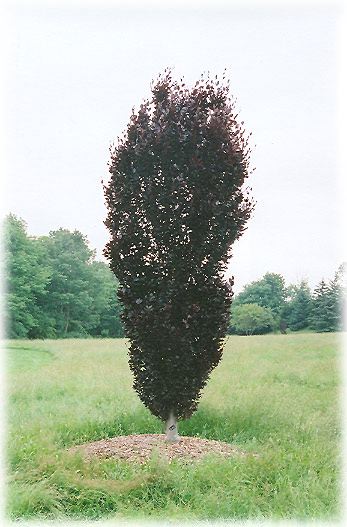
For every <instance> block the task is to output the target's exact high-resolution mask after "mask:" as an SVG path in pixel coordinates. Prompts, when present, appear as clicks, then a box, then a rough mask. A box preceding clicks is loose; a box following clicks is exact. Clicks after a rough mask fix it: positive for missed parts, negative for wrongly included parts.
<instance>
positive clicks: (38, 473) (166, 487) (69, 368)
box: [6, 333, 342, 520]
mask: <svg viewBox="0 0 347 527" xmlns="http://www.w3.org/2000/svg"><path fill="white" fill-rule="evenodd" d="M340 339H341V336H340V335H339V334H315V333H306V334H305V333H301V334H290V335H264V336H253V337H238V336H231V337H228V338H227V340H226V344H225V351H224V356H223V360H222V362H221V363H220V365H219V366H218V367H217V368H216V370H215V371H214V372H213V374H212V376H211V379H210V382H209V384H208V385H207V387H206V388H205V390H204V393H203V396H202V399H201V403H200V406H199V409H198V411H197V412H196V413H195V414H194V415H193V417H192V418H191V419H189V420H187V421H184V422H182V423H179V432H180V434H182V435H192V436H200V437H205V438H209V439H217V440H222V441H227V442H229V443H233V444H235V445H236V446H238V447H239V448H241V449H242V450H244V451H246V452H256V453H258V454H259V455H258V456H257V457H254V456H246V457H238V458H237V457H234V458H229V459H221V458H218V457H213V456H209V457H207V458H205V460H204V461H201V462H199V463H195V464H193V465H185V464H183V463H180V462H178V461H175V462H173V463H171V464H168V463H166V462H164V461H163V460H160V459H157V458H155V457H153V459H151V461H150V462H148V463H147V464H145V465H143V466H140V465H137V464H128V463H126V462H124V461H123V462H121V461H117V460H112V459H108V460H103V461H101V460H94V461H92V462H85V461H83V459H82V458H81V457H79V456H78V455H74V456H72V455H71V454H67V452H66V449H67V448H68V447H70V446H72V445H75V444H79V443H83V442H87V441H93V440H97V439H102V438H107V437H112V436H115V435H125V434H132V433H161V432H162V431H163V429H162V424H161V423H160V421H159V420H158V419H156V418H155V417H153V416H152V415H151V414H150V413H149V411H147V409H146V408H145V407H144V406H143V405H142V403H141V402H140V401H139V399H138V398H137V396H136V394H135V392H134V391H133V390H132V378H131V374H130V371H129V368H128V364H127V341H126V340H125V339H115V340H111V339H104V340H92V339H88V340H83V339H76V340H56V341H53V340H51V341H49V340H47V341H19V340H16V341H10V342H8V352H7V372H8V374H7V392H8V402H7V412H6V414H7V416H8V419H7V421H8V427H7V434H8V440H7V459H8V472H9V483H8V486H7V488H8V496H7V514H8V516H9V517H10V518H12V519H41V520H42V519H65V520H66V519H75V520H77V519H78V520H82V519H101V518H102V519H118V520H120V519H127V518H129V519H130V518H131V519H137V520H142V519H145V518H147V519H164V518H165V519H172V520H183V519H187V520H193V519H196V520H203V519H206V520H217V519H247V518H249V519H270V518H271V519H279V518H282V519H284V518H285V519H299V520H301V519H312V518H314V519H319V520H328V519H331V520H334V519H339V517H340V509H341V504H340V473H339V467H340V466H341V455H342V453H341V451H340V443H341V431H340V428H341V423H340V415H341V408H340V403H341V401H340V384H341V382H340V348H341V345H340Z"/></svg>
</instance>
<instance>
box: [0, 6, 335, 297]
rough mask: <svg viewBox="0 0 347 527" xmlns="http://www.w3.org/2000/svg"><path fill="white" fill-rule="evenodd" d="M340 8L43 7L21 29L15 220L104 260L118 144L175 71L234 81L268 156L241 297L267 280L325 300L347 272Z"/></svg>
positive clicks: (10, 201) (16, 20)
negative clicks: (105, 182) (325, 291)
mask: <svg viewBox="0 0 347 527" xmlns="http://www.w3.org/2000/svg"><path fill="white" fill-rule="evenodd" d="M339 16H340V14H339V11H338V10H337V9H336V8H334V7H331V8H317V7H314V6H313V7H308V8H305V9H303V8H300V7H295V6H294V7H293V8H292V9H289V8H286V9H284V8H282V9H275V8H270V7H260V8H259V9H256V8H251V9H243V10H242V9H240V8H239V9H237V10H231V9H229V10H228V9H225V8H224V9H220V8H214V9H213V8H205V7H204V8H202V9H200V10H194V9H184V8H182V9H176V10H174V9H170V10H165V9H163V10H159V9H158V8H155V9H151V10H150V9H144V10H140V9H139V8H136V9H129V10H126V9H120V8H119V7H118V8H117V7H114V8H113V9H112V8H109V9H102V8H99V7H98V5H97V4H95V6H91V7H88V8H87V7H84V8H81V7H80V8H74V7H66V4H65V7H62V8H58V7H55V8H51V9H47V8H44V7H37V8H34V7H31V8H28V9H25V8H23V7H21V8H20V9H17V10H13V11H12V12H11V16H10V17H9V19H8V24H9V33H8V55H7V57H8V60H7V65H6V66H5V101H6V114H5V125H6V126H5V130H6V134H5V152H6V172H7V178H6V188H5V192H6V193H5V196H6V199H5V213H7V212H10V211H11V212H13V213H15V214H16V215H18V216H20V217H22V218H23V219H24V220H26V222H27V224H28V231H29V233H30V234H32V235H41V234H47V233H48V232H49V231H50V230H54V229H57V228H59V227H64V228H68V229H71V230H74V229H78V230H80V231H81V232H82V233H83V234H86V235H87V237H88V239H89V241H90V245H91V247H92V248H96V249H97V254H98V257H101V254H102V249H103V247H104V245H105V243H106V241H107V238H108V233H107V231H106V228H105V227H104V225H103V220H104V219H105V215H106V210H105V206H104V199H103V192H102V186H101V179H103V178H104V179H106V178H107V177H108V171H107V161H108V147H109V144H110V142H111V141H112V140H113V139H115V138H116V136H117V135H119V134H121V132H122V131H123V129H124V128H125V126H126V124H127V122H128V118H129V116H130V113H131V108H132V106H135V107H138V106H139V104H140V102H141V100H142V99H144V98H146V97H148V96H149V95H150V82H151V80H152V78H153V77H156V76H157V74H158V73H159V72H160V71H162V70H163V69H164V68H165V67H166V66H171V67H173V68H174V74H175V75H177V76H178V77H181V76H184V77H185V78H186V80H187V81H188V82H192V83H193V82H194V81H195V80H196V79H197V78H198V77H199V76H200V74H201V73H202V72H203V71H207V70H209V71H210V72H211V73H212V74H216V73H221V72H222V71H223V69H224V68H225V67H226V68H227V69H228V72H229V76H230V78H231V87H232V93H233V94H234V95H235V96H236V97H237V99H238V108H239V109H240V111H241V118H242V119H243V120H244V121H245V127H246V129H247V131H252V133H253V139H254V142H255V143H256V147H255V148H254V150H253V154H252V163H253V165H254V166H255V167H256V171H255V172H254V173H253V174H252V177H251V178H250V180H249V184H250V186H251V187H252V188H253V196H254V198H255V200H256V201H257V206H256V210H255V213H254V216H253V218H252V219H251V220H250V222H249V226H248V230H247V231H246V232H245V234H244V235H243V237H242V239H241V240H240V241H239V242H238V243H237V244H235V247H234V257H233V259H232V261H231V263H230V274H234V275H235V285H236V290H240V288H241V287H242V286H243V285H244V284H246V283H248V282H250V281H251V280H256V279H258V278H261V276H262V275H263V274H264V273H265V272H267V271H271V272H276V273H281V274H283V276H284V277H285V279H286V280H287V281H288V282H296V281H298V280H301V279H308V280H309V283H310V285H311V286H314V285H315V284H317V282H318V281H319V280H320V279H321V278H322V277H325V278H327V279H329V278H332V276H333V274H334V272H335V270H336V269H337V267H338V265H339V264H340V263H341V262H342V259H343V255H342V232H341V226H340V225H339V207H340V206H341V204H340V205H339V193H340V188H339V179H338V161H337V157H338V151H337V145H338V143H337V119H338V112H339V109H338V106H337V86H338V82H339V81H338V74H339V69H338V51H339V50H338V40H337V24H338V21H339Z"/></svg>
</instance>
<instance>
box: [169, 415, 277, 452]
mask: <svg viewBox="0 0 347 527" xmlns="http://www.w3.org/2000/svg"><path fill="white" fill-rule="evenodd" d="M283 424H284V423H281V422H280V420H279V419H278V418H277V417H276V418H275V417H273V416H270V415H268V414H266V413H265V411H264V412H261V411H259V409H258V410H255V409H254V408H251V407H249V408H245V407H243V408H237V407H236V408H234V409H233V410H232V411H225V410H220V411H218V410H216V409H215V408H209V407H206V406H205V407H201V408H199V410H198V411H197V412H196V413H195V414H193V416H192V417H191V418H190V419H188V420H186V421H182V423H180V427H179V430H180V433H181V434H182V435H189V436H199V437H204V438H206V439H215V440H217V441H225V442H227V443H245V442H248V441H251V440H253V439H255V440H257V441H264V440H266V439H268V438H269V437H271V436H273V435H274V434H276V432H278V431H279V429H280V428H281V427H283Z"/></svg>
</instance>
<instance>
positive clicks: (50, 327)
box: [4, 215, 123, 338]
mask: <svg viewBox="0 0 347 527" xmlns="http://www.w3.org/2000/svg"><path fill="white" fill-rule="evenodd" d="M4 227H5V229H4V232H5V252H6V277H5V278H6V283H7V294H6V306H5V307H6V327H7V334H8V336H9V337H11V338H17V337H22V338H26V337H27V338H63V337H83V336H84V337H88V336H112V337H116V336H122V335H123V329H122V325H121V321H120V311H121V308H120V305H119V302H118V300H117V289H118V281H117V279H116V278H115V276H114V275H113V273H112V272H111V271H110V269H109V268H108V266H107V265H106V264H105V263H103V262H96V261H95V260H94V257H95V254H94V251H92V250H91V249H90V248H89V246H88V241H87V239H86V237H85V236H84V235H82V234H81V233H80V232H78V231H76V230H75V231H74V232H70V231H68V230H66V229H58V230H56V231H52V232H50V233H49V235H48V236H41V237H29V236H28V235H27V230H26V224H25V222H24V221H23V220H21V219H19V218H17V217H16V216H14V215H9V216H8V217H7V218H6V221H5V226H4Z"/></svg>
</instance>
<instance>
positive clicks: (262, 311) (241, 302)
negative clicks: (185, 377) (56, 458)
mask: <svg viewBox="0 0 347 527" xmlns="http://www.w3.org/2000/svg"><path fill="white" fill-rule="evenodd" d="M343 278H344V265H341V266H340V267H339V268H338V270H337V271H336V273H335V276H334V278H333V279H332V280H330V281H328V282H326V281H325V280H321V282H319V284H318V285H317V287H315V289H314V290H313V292H311V290H310V288H309V286H308V284H307V282H306V281H301V282H300V283H299V284H297V285H293V284H290V285H289V286H288V287H287V286H286V285H285V280H284V278H283V276H281V275H280V274H275V273H266V274H265V275H264V276H263V278H262V279H261V280H257V281H255V282H251V283H250V284H248V285H246V286H245V287H244V289H243V291H242V292H241V293H239V294H238V295H236V296H235V298H234V301H233V304H232V307H231V319H230V328H229V332H230V333H236V334H239V335H251V334H258V335H259V334H262V333H268V332H270V331H277V330H279V331H281V332H282V333H286V332H287V330H288V329H289V330H291V331H299V330H304V329H311V330H313V331H317V332H329V331H340V330H342V329H343V299H344V286H343Z"/></svg>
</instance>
